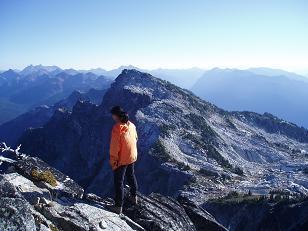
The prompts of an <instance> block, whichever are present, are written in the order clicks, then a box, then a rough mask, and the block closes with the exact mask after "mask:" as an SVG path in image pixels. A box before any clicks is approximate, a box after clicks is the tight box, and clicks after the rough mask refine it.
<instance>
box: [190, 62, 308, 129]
mask: <svg viewBox="0 0 308 231" xmlns="http://www.w3.org/2000/svg"><path fill="white" fill-rule="evenodd" d="M191 91H192V92H193V93H195V94H196V95H198V96H200V97H201V98H203V99H205V100H208V101H209V102H212V103H214V104H216V105H218V106H219V107H222V108H224V109H226V110H231V111H232V110H240V111H243V110H247V111H254V112H258V113H264V112H270V113H272V114H274V115H277V116H278V117H280V118H283V119H285V120H287V121H291V122H293V123H296V124H298V125H300V126H305V127H306V128H308V104H307V102H308V79H307V78H305V77H303V76H300V75H297V74H294V73H290V72H286V71H282V70H275V69H269V68H251V69H248V70H237V69H219V68H215V69H212V70H209V71H206V72H205V73H204V74H203V76H202V77H201V78H199V80H198V81H197V82H196V83H195V84H194V86H193V87H192V88H191Z"/></svg>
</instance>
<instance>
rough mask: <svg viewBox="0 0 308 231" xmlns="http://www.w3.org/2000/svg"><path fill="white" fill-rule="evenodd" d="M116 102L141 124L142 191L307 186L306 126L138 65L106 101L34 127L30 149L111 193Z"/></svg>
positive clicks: (80, 105) (27, 142)
mask: <svg viewBox="0 0 308 231" xmlns="http://www.w3.org/2000/svg"><path fill="white" fill-rule="evenodd" d="M113 105H121V106H123V107H124V108H125V109H126V110H128V112H129V115H130V118H131V120H132V121H133V122H134V123H136V125H137V129H138V132H139V140H138V146H139V161H138V164H137V175H138V179H139V181H140V190H141V191H142V192H143V193H150V192H160V193H162V194H165V195H177V194H179V193H183V194H186V193H190V194H191V196H192V197H195V198H196V200H198V199H199V200H201V201H202V200H205V199H206V198H209V197H213V196H216V195H217V194H218V195H223V194H226V193H228V192H229V191H230V190H247V189H250V190H251V191H254V192H261V191H262V192H269V191H270V190H272V189H274V188H276V187H278V188H283V189H286V190H290V191H292V192H296V193H304V194H305V193H306V192H307V189H306V187H307V175H305V173H304V169H305V168H307V151H308V144H307V143H308V132H307V130H305V129H303V128H299V127H297V126H296V125H294V124H289V123H286V122H285V121H284V120H280V119H278V118H276V117H274V116H272V115H269V114H264V115H260V114H255V113H247V112H236V113H235V112H232V113H229V112H227V111H224V110H222V109H220V108H218V107H216V106H214V105H212V104H210V103H207V102H205V101H203V100H201V99H199V98H198V97H196V96H194V95H193V94H191V93H190V92H189V91H186V90H183V89H181V88H179V87H176V86H175V85H172V84H170V83H169V82H166V81H163V80H160V79H158V78H155V77H153V76H151V75H149V74H146V73H142V72H139V71H136V70H123V72H122V73H121V74H120V75H119V76H118V77H117V79H116V80H115V82H114V83H113V84H112V85H111V87H110V89H108V91H107V92H106V94H105V96H104V98H103V101H102V103H101V104H100V105H99V106H97V105H95V104H92V103H89V102H80V101H79V102H77V104H76V105H75V106H74V107H73V109H72V112H69V111H61V110H58V111H56V112H55V114H54V115H53V116H52V117H51V118H50V120H49V121H48V122H47V123H46V124H45V125H44V126H43V127H41V128H36V129H30V130H27V132H26V133H24V134H23V136H22V137H21V139H20V143H21V144H22V147H23V150H24V151H25V152H26V153H31V154H35V155H37V156H38V157H40V158H42V159H43V160H45V161H46V162H48V163H49V164H51V165H52V166H54V167H56V168H57V169H59V170H61V171H63V172H64V173H65V174H67V175H69V176H71V177H72V178H73V179H74V180H76V181H77V182H78V183H80V184H81V185H82V186H84V187H86V188H87V190H89V191H93V192H95V193H98V194H101V195H107V194H109V193H110V189H111V188H112V187H111V184H112V180H111V175H110V174H111V171H110V168H109V164H108V159H109V156H108V148H109V140H110V130H111V127H112V125H113V122H112V121H111V118H110V113H109V110H110V108H111V107H112V106H113ZM80 169H82V171H80ZM286 172H288V176H286V174H285V173H286ZM257 173H258V174H257ZM217 179H223V180H221V181H218V182H216V180H217ZM239 179H240V180H239ZM286 179H288V180H286ZM208 187H211V188H212V191H211V193H207V192H206V191H204V190H203V189H206V188H208ZM196 189H198V190H196Z"/></svg>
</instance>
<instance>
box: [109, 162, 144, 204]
mask: <svg viewBox="0 0 308 231" xmlns="http://www.w3.org/2000/svg"><path fill="white" fill-rule="evenodd" d="M125 176H126V181H127V183H128V185H129V187H130V195H131V196H136V193H137V190H138V185H137V180H136V177H135V170H134V163H132V164H129V165H123V166H120V167H118V168H117V169H116V170H114V187H115V206H118V207H122V206H123V198H124V178H125Z"/></svg>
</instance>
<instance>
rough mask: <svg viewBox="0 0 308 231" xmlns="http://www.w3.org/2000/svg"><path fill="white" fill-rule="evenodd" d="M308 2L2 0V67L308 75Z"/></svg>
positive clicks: (0, 40)
mask: <svg viewBox="0 0 308 231" xmlns="http://www.w3.org/2000/svg"><path fill="white" fill-rule="evenodd" d="M307 12H308V1H305V0H302V1H299V0H279V1H271V0H258V1H257V0H255V1H253V0H251V1H249V0H246V1H244V0H243V1H232V0H229V1H227V0H226V1H222V0H217V1H214V0H213V1H207V0H200V1H199V0H186V1H184V0H152V1H149V0H126V1H124V0H122V1H120V0H112V1H107V0H106V1H104V0H83V1H82V0H23V1H20V0H0V28H1V34H0V35H1V36H0V69H7V68H11V67H12V68H23V67H24V66H26V65H28V64H43V65H58V66H60V67H64V68H68V67H73V68H92V67H103V68H107V69H110V68H113V67H117V66H119V65H128V64H132V65H135V66H138V67H141V68H157V67H165V68H188V67H193V66H198V67H202V68H211V67H215V66H218V67H236V68H246V67H256V66H268V67H275V68H283V69H286V70H291V71H297V72H306V73H308V13H307Z"/></svg>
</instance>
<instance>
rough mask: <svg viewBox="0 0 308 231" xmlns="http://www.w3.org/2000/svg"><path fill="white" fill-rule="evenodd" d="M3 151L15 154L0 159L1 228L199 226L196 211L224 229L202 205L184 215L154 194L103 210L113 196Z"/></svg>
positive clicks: (176, 204)
mask: <svg viewBox="0 0 308 231" xmlns="http://www.w3.org/2000/svg"><path fill="white" fill-rule="evenodd" d="M2 150H3V147H2ZM8 152H10V155H12V158H14V157H15V158H14V159H8V158H3V157H2V158H1V160H2V161H4V162H6V163H8V164H9V165H10V166H9V168H8V169H7V170H6V172H5V173H4V174H0V196H1V199H0V211H1V213H0V218H1V220H0V230H10V231H13V230H16V231H23V230H24V231H35V230H42V231H46V230H50V231H61V230H63V231H71V230H74V231H79V230H80V231H86V230H91V231H99V230H119V231H121V230H125V231H126V230H127V231H128V230H139V231H142V230H161V231H162V230H178V231H179V230H183V231H188V230H192V231H193V230H202V229H199V228H198V227H199V226H198V225H197V224H196V225H195V222H194V217H195V215H196V216H197V218H196V219H198V221H199V222H202V223H204V224H207V225H208V227H209V228H210V229H209V230H225V228H224V227H223V226H222V225H220V224H219V223H218V222H217V221H216V220H215V219H214V218H212V217H210V218H209V217H208V216H206V215H203V214H202V212H203V213H205V210H204V209H202V208H200V207H198V206H195V211H194V212H190V213H189V214H188V213H186V210H185V208H186V207H182V205H181V203H180V202H178V201H176V200H174V199H172V198H169V197H164V196H162V195H159V194H151V195H149V196H144V195H142V194H139V195H138V198H139V203H138V205H131V204H129V202H128V201H126V202H125V210H124V214H121V215H117V214H114V213H112V212H110V211H108V208H109V207H110V203H113V202H112V199H108V198H105V199H103V198H100V197H99V196H97V195H94V194H85V193H84V190H83V189H82V188H81V187H80V186H79V185H78V184H77V183H75V182H74V181H73V180H72V179H70V178H69V177H68V176H66V175H64V174H63V173H61V172H59V171H58V170H56V169H54V168H52V167H50V166H49V165H48V164H46V163H45V162H44V161H42V160H40V159H39V158H37V157H30V156H27V155H25V154H19V155H18V156H17V158H16V155H15V154H16V153H14V152H12V150H8ZM13 155H14V156H13ZM200 214H201V215H200Z"/></svg>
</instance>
